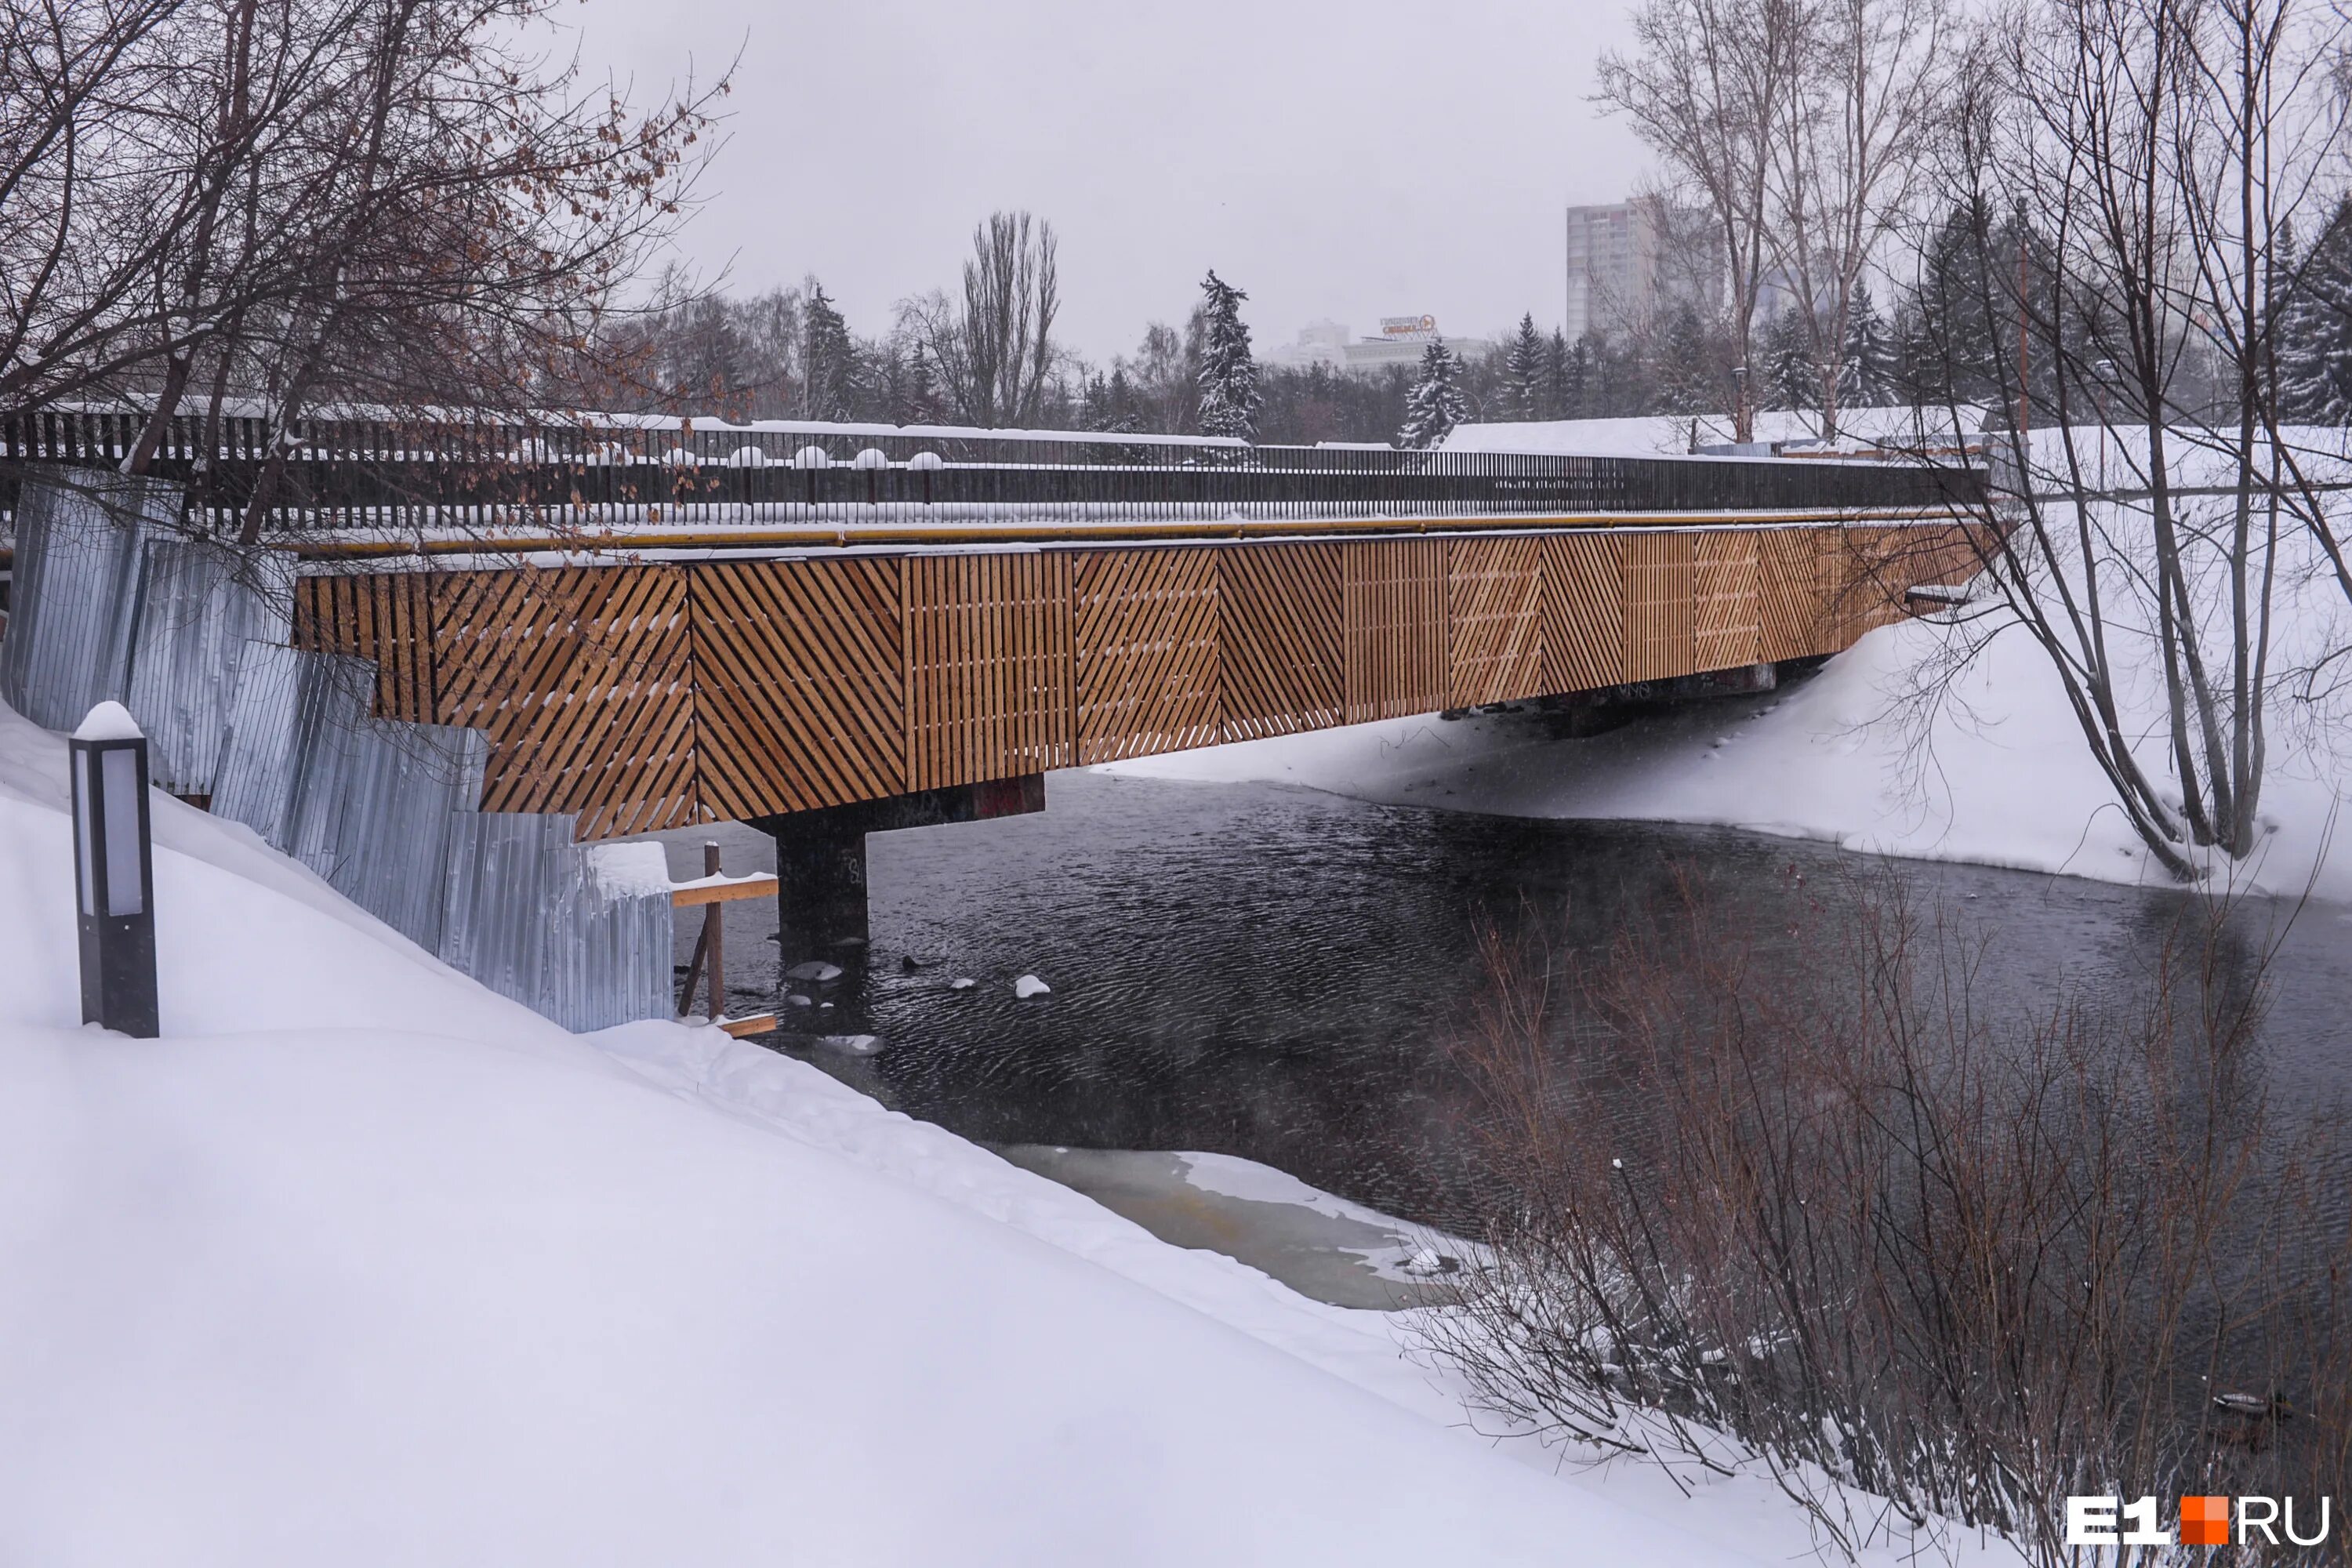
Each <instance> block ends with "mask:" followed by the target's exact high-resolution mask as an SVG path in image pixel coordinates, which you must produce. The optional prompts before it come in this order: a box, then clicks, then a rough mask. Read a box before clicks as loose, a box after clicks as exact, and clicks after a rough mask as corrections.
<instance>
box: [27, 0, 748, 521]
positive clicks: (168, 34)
mask: <svg viewBox="0 0 2352 1568" xmlns="http://www.w3.org/2000/svg"><path fill="white" fill-rule="evenodd" d="M550 9H551V0H179V3H177V4H174V5H164V6H159V7H157V8H156V10H155V11H154V12H153V13H152V14H150V13H149V12H146V11H140V10H133V9H130V8H128V7H127V0H106V3H105V4H99V5H88V6H80V5H66V6H64V7H62V8H60V9H56V10H52V11H51V12H49V13H48V14H47V20H46V22H44V21H42V20H41V16H42V14H41V13H40V12H39V11H38V10H37V9H36V10H29V11H28V10H26V8H23V7H16V8H11V9H10V11H9V13H8V21H7V23H6V24H5V26H6V27H7V29H8V31H7V34H6V43H5V47H6V48H7V49H8V50H9V51H10V58H9V62H8V63H9V65H10V67H11V69H12V72H14V73H15V74H13V75H12V77H11V89H12V90H11V94H10V95H9V99H8V102H9V105H10V107H9V109H8V110H0V138H5V144H0V164H5V165H6V166H7V167H9V168H12V169H13V170H14V171H15V172H16V177H15V178H14V179H12V180H9V181H8V182H7V183H6V184H5V187H4V188H0V286H5V296H6V298H5V303H6V308H7V311H8V314H7V318H6V320H5V322H0V335H5V338H6V342H7V347H8V349H9V353H8V354H7V356H6V358H5V361H4V362H0V413H10V414H14V413H21V412H23V411H24V410H26V409H27V408H30V407H35V406H39V405H43V404H45V403H52V402H57V401H59V400H64V399H75V400H79V401H83V402H88V401H90V400H93V399H112V400H116V401H117V402H118V405H121V406H128V407H130V408H131V409H132V410H134V411H135V412H136V414H137V415H138V416H140V418H141V420H142V423H143V429H142V432H141V434H140V436H139V437H138V439H137V440H136V441H135V442H133V443H132V445H131V450H130V453H129V456H128V459H127V466H128V467H129V468H132V469H133V470H134V471H135V470H139V469H142V468H147V467H148V466H149V465H150V464H151V463H152V459H153V458H154V456H155V453H156V451H157V449H158V446H159V443H160V441H161V439H162V437H163V433H164V432H165V431H166V430H167V429H168V428H169V426H170V423H171V421H172V419H173V416H175V414H177V413H178V411H179V410H180V408H181V406H182V405H183V402H184V398H185V396H186V395H187V394H188V392H189V389H190V387H191V386H192V384H196V383H197V382H198V381H199V380H200V379H208V380H209V383H210V396H209V405H208V416H209V417H208V424H209V425H212V426H216V425H217V422H218V417H219V415H220V412H221V409H222V407H223V406H224V405H225V404H226V402H227V401H228V400H229V399H230V398H231V397H232V396H233V395H238V396H245V397H257V398H259V399H261V400H262V401H263V402H264V404H265V405H266V406H267V407H268V414H269V418H270V423H271V427H272V430H271V450H270V453H269V455H268V458H267V459H266V461H265V463H264V465H263V466H262V468H261V469H260V471H259V473H258V474H257V477H256V480H255V483H254V486H253V489H252V493H251V495H250V498H249V501H248V504H247V512H246V520H245V525H244V532H245V533H246V534H247V537H248V538H249V537H250V536H252V535H253V534H254V533H255V531H257V529H258V527H259V523H260V519H261V518H262V517H263V516H264V515H265V514H266V513H267V512H268V510H269V509H270V507H271V506H272V505H273V504H274V501H275V500H276V497H277V494H278V487H279V485H280V483H281V481H282V479H283V477H284V474H285V472H286V468H287V464H288V460H289V456H290V454H291V453H292V452H293V451H294V450H295V449H296V447H297V446H298V445H299V428H300V424H301V421H302V419H303V417H304V416H305V414H306V413H307V412H308V411H310V409H312V408H314V407H316V406H318V405H320V403H321V402H324V401H334V402H339V403H343V404H351V403H354V402H357V403H362V404H373V405H378V406H379V407H382V408H385V409H388V410H390V411H391V416H392V417H394V418H415V417H421V416H423V414H424V411H426V410H433V411H435V412H434V413H433V414H432V417H433V418H436V419H441V420H446V418H447V417H448V413H447V411H448V410H450V409H453V408H465V409H472V410H477V411H488V410H496V409H508V410H515V409H520V408H521V407H523V406H525V405H527V404H529V403H530V402H531V401H533V400H534V399H542V398H545V397H546V396H547V395H549V394H550V393H551V390H554V389H558V388H560V387H561V386H562V385H563V384H564V380H565V377H567V376H569V375H571V374H572V373H574V372H576V370H577V368H578V362H579V361H580V360H581V359H582V358H583V356H584V355H591V354H593V352H594V350H595V349H596V347H597V346H598V345H599V343H600V341H601V340H600V337H599V331H598V329H599V327H600V325H601V324H602V323H604V321H606V320H608V319H609V317H610V316H611V315H612V314H613V313H614V311H615V310H618V309H619V308H620V300H621V295H620V290H621V289H622V288H623V287H624V286H625V284H626V283H627V282H628V281H629V279H631V278H632V277H633V276H634V274H635V270H636V268H637V267H638V265H639V264H640V263H641V261H642V260H643V259H644V258H646V256H647V255H649V254H650V253H651V250H652V247H654V246H655V244H656V242H657V241H658V240H659V239H661V238H662V237H664V236H666V235H667V233H668V232H669V231H670V230H671V228H672V227H674V226H675V224H676V223H677V220H678V218H679V216H680V215H681V214H682V212H683V210H684V207H685V205H686V204H687V203H688V200H689V198H690V195H691V190H692V186H693V183H694V178H695V175H696V174H697V173H698V170H699V168H700V166H701V159H702V156H703V151H698V148H700V149H702V150H707V147H708V142H707V140H706V138H707V134H708V132H709V129H710V126H711V120H710V112H709V111H710V108H711V105H712V103H713V100H714V98H715V95H716V93H717V92H719V91H723V89H724V84H723V83H722V84H721V85H720V86H719V88H716V89H696V88H695V87H693V86H692V85H691V84H689V85H688V87H687V88H686V89H684V90H683V91H682V92H681V93H680V94H679V95H677V96H676V97H674V98H671V99H669V100H664V101H661V102H659V103H657V104H656V105H654V106H653V107H652V108H650V109H647V110H634V109H632V108H631V107H630V106H629V105H628V104H627V102H626V101H625V100H624V99H623V98H622V96H621V95H620V94H619V92H618V91H617V90H616V89H614V87H612V86H611V85H610V84H590V83H587V82H585V81H584V80H583V79H582V78H581V76H580V74H579V72H578V70H577V68H576V66H574V65H572V64H568V63H563V62H561V61H557V62H554V63H551V62H550V60H549V59H548V58H544V57H542V56H541V55H540V54H538V53H536V52H534V49H535V44H534V40H535V39H537V38H538V37H541V34H540V32H539V28H540V27H541V24H543V23H544V22H545V21H546V19H547V16H548V14H549V11H550ZM28 18H31V20H28ZM20 80H21V81H23V82H24V83H25V84H26V94H25V96H24V97H23V98H22V99H21V100H20V99H19V98H18V97H17V95H16V91H15V89H16V85H17V83H18V81H20ZM200 373H201V375H200ZM204 450H205V451H206V452H210V451H211V450H213V446H212V442H211V440H210V438H209V437H208V438H207V439H206V441H205V443H204Z"/></svg>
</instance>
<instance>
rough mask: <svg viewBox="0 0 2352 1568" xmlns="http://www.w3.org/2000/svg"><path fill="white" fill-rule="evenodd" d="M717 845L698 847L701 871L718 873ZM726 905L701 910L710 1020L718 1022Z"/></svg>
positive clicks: (723, 995) (723, 998)
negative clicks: (707, 968)
mask: <svg viewBox="0 0 2352 1568" xmlns="http://www.w3.org/2000/svg"><path fill="white" fill-rule="evenodd" d="M702 874H703V875H704V876H706V877H716V876H718V875H719V846H718V844H717V843H715V842H713V843H707V844H705V845H703V847H702ZM726 912H727V906H726V905H724V904H711V905H709V906H707V907H706V908H705V909H704V910H703V911H702V945H703V949H704V952H706V954H707V955H708V956H709V960H710V1021H711V1022H712V1023H714V1024H715V1023H717V1022H719V1019H721V1018H723V1017H725V1016H727V945H726V942H727V926H726Z"/></svg>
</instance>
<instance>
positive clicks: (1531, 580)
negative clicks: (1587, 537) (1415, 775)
mask: <svg viewBox="0 0 2352 1568" xmlns="http://www.w3.org/2000/svg"><path fill="white" fill-rule="evenodd" d="M1543 550H1544V542H1543V541H1542V540H1540V539H1527V538H1519V539H1510V538H1495V539H1455V540H1450V541H1448V542H1446V546H1445V579H1446V592H1447V595H1448V598H1447V603H1446V611H1445V626H1446V637H1447V640H1448V641H1449V643H1450V644H1451V645H1452V646H1451V648H1450V651H1449V656H1448V658H1447V677H1448V680H1449V683H1450V685H1449V689H1448V692H1447V700H1446V706H1448V707H1452V708H1468V707H1473V706H1475V705H1476V704H1478V703H1482V702H1509V701H1513V700H1517V699H1518V698H1522V697H1537V696H1540V695H1542V693H1543V692H1544V690H1545V689H1546V687H1545V683H1544V643H1543V603H1544V592H1543V587H1544V574H1543Z"/></svg>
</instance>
